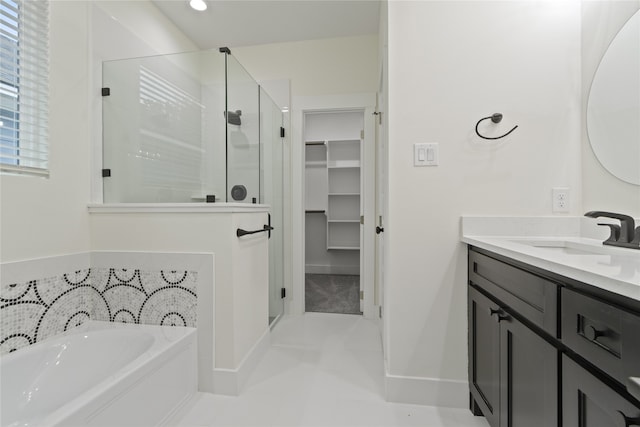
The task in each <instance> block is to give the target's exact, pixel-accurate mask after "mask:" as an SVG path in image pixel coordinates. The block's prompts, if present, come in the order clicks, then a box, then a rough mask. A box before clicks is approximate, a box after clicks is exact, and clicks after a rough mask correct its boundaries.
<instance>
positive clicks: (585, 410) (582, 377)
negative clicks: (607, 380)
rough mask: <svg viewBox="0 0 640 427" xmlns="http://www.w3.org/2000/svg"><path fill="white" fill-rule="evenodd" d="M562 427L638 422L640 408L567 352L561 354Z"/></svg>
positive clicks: (616, 426) (618, 426)
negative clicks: (583, 366)
mask: <svg viewBox="0 0 640 427" xmlns="http://www.w3.org/2000/svg"><path fill="white" fill-rule="evenodd" d="M562 407H563V410H562V425H563V426H564V427H591V426H607V427H628V426H640V408H638V407H636V406H635V405H633V404H632V403H631V402H629V401H628V400H627V399H625V398H623V397H622V396H620V395H619V394H618V393H616V392H615V391H614V390H613V389H611V388H610V387H609V386H607V385H606V384H604V383H603V382H601V381H600V380H599V379H598V378H596V377H595V376H593V375H592V374H591V373H589V372H588V371H587V370H585V369H584V368H582V367H581V366H579V365H578V364H577V363H576V362H574V361H573V360H571V359H569V358H568V357H567V356H562Z"/></svg>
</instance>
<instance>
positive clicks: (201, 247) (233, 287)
mask: <svg viewBox="0 0 640 427" xmlns="http://www.w3.org/2000/svg"><path fill="white" fill-rule="evenodd" d="M264 211H266V209H261V210H260V209H259V210H258V211H257V212H256V213H157V212H152V213H105V214H92V215H91V230H92V235H91V237H92V247H93V249H94V250H104V251H123V252H138V251H139V252H186V253H214V254H215V258H216V268H215V272H214V274H215V292H214V295H213V301H210V302H207V301H199V302H198V303H199V304H205V305H207V304H212V305H213V306H215V311H214V313H215V317H214V325H215V333H214V340H215V367H216V368H224V369H235V368H237V367H238V366H239V364H240V362H242V360H243V359H244V357H245V356H246V355H247V353H248V352H249V350H250V349H251V347H252V346H253V345H254V344H255V343H256V342H257V341H258V339H259V338H260V337H261V336H262V334H263V333H264V332H265V330H266V329H267V328H268V317H269V315H268V288H269V282H268V280H269V266H268V250H267V244H268V243H267V238H266V236H265V235H264V234H258V235H257V237H253V238H252V237H246V238H243V239H238V238H237V237H236V235H235V231H236V228H238V227H240V228H243V229H246V230H254V229H259V228H262V225H263V224H266V221H267V214H266V212H264ZM248 265H250V266H251V268H247V266H248ZM211 286H213V283H212V284H211ZM204 326H205V327H206V326H207V325H204Z"/></svg>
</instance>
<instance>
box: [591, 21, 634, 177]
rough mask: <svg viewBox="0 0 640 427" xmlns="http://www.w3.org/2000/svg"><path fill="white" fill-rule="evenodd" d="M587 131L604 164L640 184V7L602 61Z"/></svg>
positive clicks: (594, 85) (592, 86)
mask: <svg viewBox="0 0 640 427" xmlns="http://www.w3.org/2000/svg"><path fill="white" fill-rule="evenodd" d="M587 132H588V135H589V141H590V142H591V148H592V149H593V152H594V153H595V155H596V157H597V158H598V160H599V161H600V163H601V164H602V166H604V167H605V169H607V170H608V171H609V172H611V173H612V174H613V175H614V176H616V177H618V178H620V179H621V180H623V181H625V182H628V183H631V184H637V185H640V10H639V11H637V12H636V13H635V14H634V15H633V16H632V17H631V18H630V19H629V20H628V21H627V23H626V24H625V25H624V26H623V27H622V29H621V30H620V31H619V32H618V34H617V35H616V37H615V38H614V39H613V41H612V42H611V44H610V45H609V48H608V49H607V51H606V52H605V54H604V55H603V57H602V60H601V61H600V65H599V66H598V69H597V71H596V74H595V76H594V78H593V82H592V83H591V90H590V92H589V99H588V102H587Z"/></svg>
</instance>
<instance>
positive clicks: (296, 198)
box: [285, 93, 378, 319]
mask: <svg viewBox="0 0 640 427" xmlns="http://www.w3.org/2000/svg"><path fill="white" fill-rule="evenodd" d="M292 107H293V108H292V124H291V135H292V138H291V142H292V143H291V227H292V233H291V234H292V237H291V240H292V241H291V249H292V250H291V257H292V260H291V261H292V262H291V270H292V271H291V277H292V282H291V290H292V292H291V293H292V296H291V298H286V299H285V313H286V314H297V315H301V314H304V312H305V289H304V288H305V286H304V284H305V278H304V272H305V254H304V248H305V220H304V218H305V215H304V196H305V195H304V189H305V182H304V178H305V173H304V161H305V159H304V155H305V149H304V147H305V145H304V115H305V113H312V112H318V111H329V112H331V111H333V112H339V111H347V110H350V111H353V110H363V111H364V140H363V152H362V154H363V156H362V164H361V167H362V168H363V172H362V173H363V177H364V180H363V183H364V185H363V190H364V191H363V193H362V198H363V214H364V225H363V226H362V227H361V232H362V240H363V247H362V248H361V271H360V281H361V283H362V287H363V290H364V295H363V313H362V314H363V316H364V317H365V318H371V319H373V318H377V310H378V309H377V307H376V306H375V301H374V277H375V276H374V271H375V221H374V213H375V116H374V115H373V112H374V111H375V107H376V94H375V93H362V94H348V95H325V96H299V97H294V98H293V102H292Z"/></svg>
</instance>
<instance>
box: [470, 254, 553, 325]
mask: <svg viewBox="0 0 640 427" xmlns="http://www.w3.org/2000/svg"><path fill="white" fill-rule="evenodd" d="M469 280H470V281H471V282H472V283H473V284H474V285H476V286H478V287H480V288H483V289H484V290H486V291H487V292H489V293H490V294H492V295H493V296H495V297H496V298H498V299H499V300H500V301H502V302H503V303H504V304H505V305H506V306H508V307H510V308H511V309H513V311H515V312H517V313H518V314H520V315H522V316H523V317H524V318H525V319H527V320H528V321H529V322H531V323H533V324H534V325H536V326H538V327H540V328H541V329H543V330H544V331H546V332H547V333H549V334H551V336H553V337H557V332H558V315H557V300H558V297H557V295H558V285H556V284H555V283H553V282H551V281H549V280H547V279H544V278H542V277H540V276H537V275H535V274H533V273H530V272H528V271H525V270H521V269H519V268H517V267H514V266H512V265H509V264H507V263H505V262H502V261H499V260H497V259H494V258H491V257H488V256H486V255H483V254H481V253H478V252H475V251H473V250H472V251H470V252H469Z"/></svg>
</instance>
